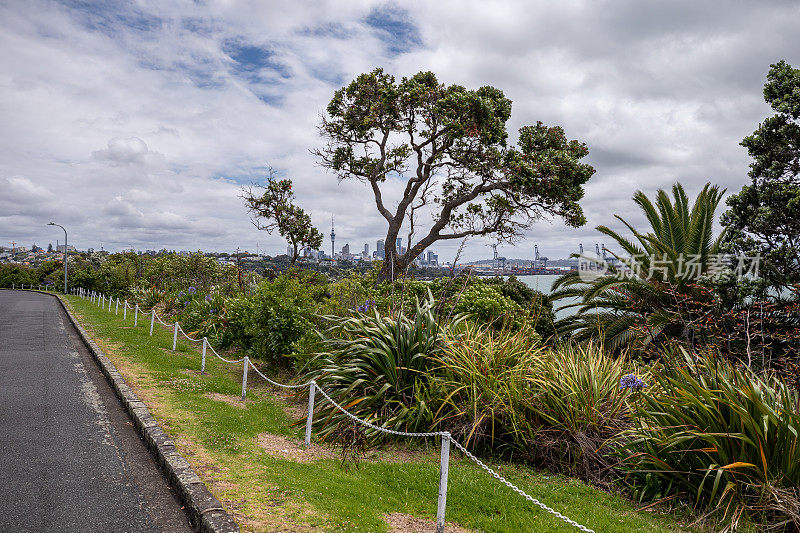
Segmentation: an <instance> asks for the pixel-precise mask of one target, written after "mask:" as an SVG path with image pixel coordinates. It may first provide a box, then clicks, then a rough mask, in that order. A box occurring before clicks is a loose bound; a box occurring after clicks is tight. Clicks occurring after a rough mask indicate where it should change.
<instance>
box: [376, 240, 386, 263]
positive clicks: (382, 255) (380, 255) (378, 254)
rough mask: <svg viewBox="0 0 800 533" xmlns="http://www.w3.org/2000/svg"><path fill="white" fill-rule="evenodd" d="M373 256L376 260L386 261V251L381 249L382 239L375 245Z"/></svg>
mask: <svg viewBox="0 0 800 533" xmlns="http://www.w3.org/2000/svg"><path fill="white" fill-rule="evenodd" d="M375 252H376V254H375V256H376V257H377V258H378V259H386V251H385V250H384V249H383V239H381V240H379V241H378V242H377V243H375Z"/></svg>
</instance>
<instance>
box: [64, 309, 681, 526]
mask: <svg viewBox="0 0 800 533" xmlns="http://www.w3.org/2000/svg"><path fill="white" fill-rule="evenodd" d="M66 301H67V302H68V304H69V305H70V307H71V309H72V310H73V312H74V314H75V315H76V316H77V317H78V319H79V320H80V322H81V323H82V325H83V326H84V327H85V328H87V330H89V332H90V335H92V336H93V338H94V339H95V340H96V341H97V342H98V343H99V344H100V346H101V348H102V349H103V350H104V351H105V352H106V355H108V357H109V358H110V359H111V360H112V361H113V362H114V364H115V365H117V368H118V369H119V370H120V372H122V374H123V375H124V376H125V378H126V380H128V382H129V383H130V384H131V385H132V386H133V388H134V390H136V391H137V393H138V394H139V395H140V396H141V397H142V399H143V400H144V401H146V402H147V403H148V405H149V407H150V409H151V411H152V413H153V416H155V417H156V419H157V420H158V421H159V423H160V424H161V425H162V427H164V429H165V430H166V431H167V432H169V433H170V434H171V435H172V437H173V438H174V439H175V440H176V443H177V445H178V447H179V449H180V450H181V452H182V453H184V455H185V456H186V457H187V459H189V461H190V462H191V463H192V465H193V466H194V467H195V469H196V470H197V471H198V473H199V474H200V475H201V477H202V478H203V479H204V481H205V482H206V483H207V484H208V485H209V488H210V489H211V490H212V492H214V494H215V495H216V496H217V497H218V498H220V500H221V501H223V502H224V503H225V504H226V507H227V508H229V509H230V510H231V511H232V512H233V514H234V516H235V518H236V519H237V520H238V521H239V522H240V525H241V526H242V529H243V530H245V531H248V530H256V531H273V530H276V529H281V530H283V531H291V530H302V531H309V530H317V531H354V532H368V531H376V532H378V531H387V525H386V523H385V521H384V519H383V515H385V514H388V513H392V512H402V513H409V514H412V515H414V516H418V517H421V518H427V519H434V518H435V515H436V498H437V491H438V476H439V465H438V446H437V443H435V442H431V443H430V444H431V446H430V448H429V449H428V451H427V452H426V453H418V454H414V455H413V456H412V457H414V459H408V458H407V459H405V460H400V459H397V460H396V461H395V462H388V461H362V462H361V463H360V464H359V465H358V466H357V467H351V468H349V469H348V468H345V467H343V466H342V464H341V462H340V461H338V460H335V459H321V460H318V461H314V462H309V463H299V462H295V461H291V460H284V459H279V458H274V457H272V456H270V455H268V454H267V453H266V452H265V451H264V450H263V449H261V448H260V447H259V445H258V443H257V440H256V437H257V436H258V435H259V434H262V433H271V434H274V435H283V436H286V437H289V438H292V439H297V440H298V441H299V439H300V432H301V431H302V427H299V426H292V422H293V419H291V418H290V417H289V416H288V415H287V414H286V411H285V409H284V407H285V405H286V404H285V402H284V400H283V399H281V398H278V397H276V396H274V394H273V393H272V390H271V389H270V388H268V387H267V386H265V385H263V384H261V378H259V377H258V376H257V375H256V374H255V373H254V372H250V376H249V382H248V398H250V399H251V400H252V401H248V402H247V404H246V407H245V408H240V407H236V406H233V405H229V404H228V403H225V402H221V401H215V400H212V399H209V398H208V397H207V396H206V394H207V393H209V392H215V393H221V394H227V395H232V396H238V395H240V394H241V374H242V365H241V364H237V365H228V364H226V363H223V362H222V361H219V360H217V359H216V358H214V357H213V355H212V354H211V353H210V351H209V357H208V358H207V366H206V370H207V375H205V376H200V375H199V374H198V371H199V370H200V354H199V351H198V349H197V346H196V345H194V344H191V343H188V341H179V342H178V353H175V354H173V353H172V352H171V351H170V349H171V347H172V332H171V330H170V331H168V330H166V329H165V328H161V327H157V328H155V332H154V335H153V337H149V336H148V329H149V320H148V319H146V318H144V317H142V316H140V320H139V327H138V328H133V318H132V316H131V315H130V314H129V315H128V320H127V321H126V322H123V320H122V312H121V311H120V314H119V316H114V313H113V312H112V313H108V312H107V311H102V310H101V309H99V308H97V307H95V306H93V304H91V303H90V302H88V301H86V300H82V299H80V298H78V297H75V296H67V297H66ZM120 326H126V329H122V328H120ZM190 344H191V345H190ZM187 370H188V371H187ZM375 455H376V456H378V457H380V456H381V455H382V452H380V451H379V452H378V453H376V454H375ZM451 458H452V460H451V465H450V476H449V490H448V500H447V519H448V521H452V522H455V523H457V524H459V525H461V526H463V527H465V528H469V529H474V530H478V531H496V532H519V531H537V532H555V531H576V530H575V529H574V528H571V527H570V526H568V525H567V524H565V523H563V522H561V521H560V520H558V519H557V518H555V517H553V516H551V515H549V514H547V513H545V512H544V511H542V510H540V509H539V508H538V507H536V506H535V505H533V504H531V503H530V502H527V501H525V500H524V499H523V498H522V497H520V496H519V495H517V494H516V493H514V492H512V491H511V490H510V489H508V488H507V487H505V486H503V485H501V484H500V483H499V482H498V481H496V480H495V479H493V478H492V477H490V476H489V475H488V474H487V473H486V472H484V471H483V470H481V469H480V468H479V467H478V466H476V465H475V464H473V463H472V462H471V461H469V460H468V459H466V458H463V457H460V453H458V452H457V451H455V450H454V451H453V452H452V455H451ZM492 465H493V466H494V467H495V469H498V470H499V471H500V472H502V474H503V475H504V476H506V477H507V478H508V479H509V480H510V481H511V482H512V483H514V484H516V485H517V486H519V487H520V488H522V489H523V490H525V491H526V492H528V493H529V494H531V495H532V496H533V497H535V498H538V499H540V500H541V501H542V502H544V503H546V504H547V505H549V506H551V507H552V508H554V509H556V510H557V511H560V512H562V513H563V514H565V515H567V516H569V517H570V518H572V519H574V520H576V521H577V522H579V523H581V524H583V525H585V526H587V527H589V528H592V529H594V530H595V531H597V532H601V531H603V532H613V531H625V532H629V531H637V533H638V532H651V531H652V532H656V531H664V532H667V531H676V530H687V529H688V527H687V526H686V523H685V521H684V520H683V519H682V518H681V517H676V516H674V515H670V514H661V513H651V512H637V511H636V510H635V507H634V505H633V504H631V503H629V502H626V501H625V500H623V499H622V498H620V497H619V496H616V495H612V494H608V493H605V492H602V491H599V490H596V489H594V488H592V487H589V486H587V485H585V484H584V483H582V482H580V481H577V480H575V479H569V478H564V477H560V476H554V475H548V474H544V473H541V472H536V471H534V470H532V469H529V468H526V467H523V466H519V465H512V464H506V463H492Z"/></svg>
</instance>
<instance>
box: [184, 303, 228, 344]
mask: <svg viewBox="0 0 800 533" xmlns="http://www.w3.org/2000/svg"><path fill="white" fill-rule="evenodd" d="M179 320H180V322H181V323H182V325H183V327H184V329H185V330H186V331H187V332H188V333H189V335H192V336H198V337H208V340H209V341H210V342H211V343H212V344H214V345H219V346H226V345H228V344H230V339H229V338H228V337H230V335H227V334H226V329H225V326H226V325H227V317H226V301H225V297H224V296H222V295H221V294H219V293H212V294H203V295H201V294H199V293H195V294H193V295H191V297H190V299H189V300H188V303H186V304H185V306H184V309H183V310H182V311H181V313H180V317H179Z"/></svg>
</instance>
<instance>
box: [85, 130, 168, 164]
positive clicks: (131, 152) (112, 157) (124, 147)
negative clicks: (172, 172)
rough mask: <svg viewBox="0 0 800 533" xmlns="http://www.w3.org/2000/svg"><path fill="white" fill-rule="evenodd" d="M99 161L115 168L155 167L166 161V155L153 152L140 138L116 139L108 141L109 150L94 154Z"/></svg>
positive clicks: (98, 151)
mask: <svg viewBox="0 0 800 533" xmlns="http://www.w3.org/2000/svg"><path fill="white" fill-rule="evenodd" d="M92 157H93V158H95V159H97V160H98V161H107V162H108V163H109V164H111V165H114V166H127V165H134V166H140V167H144V166H153V165H156V164H158V163H161V162H163V161H164V159H165V158H164V155H163V154H160V153H158V152H153V151H151V150H150V149H148V147H147V143H145V142H144V141H143V140H141V139H140V138H138V137H128V138H126V139H123V138H121V137H114V138H112V139H110V140H109V141H108V148H105V149H103V150H97V151H94V152H92Z"/></svg>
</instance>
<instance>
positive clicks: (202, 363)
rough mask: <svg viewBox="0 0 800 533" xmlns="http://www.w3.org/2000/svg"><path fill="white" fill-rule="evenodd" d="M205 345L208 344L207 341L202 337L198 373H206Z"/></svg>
mask: <svg viewBox="0 0 800 533" xmlns="http://www.w3.org/2000/svg"><path fill="white" fill-rule="evenodd" d="M206 344H208V339H206V338H205V337H203V359H202V361H201V362H200V373H201V374H205V373H206Z"/></svg>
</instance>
